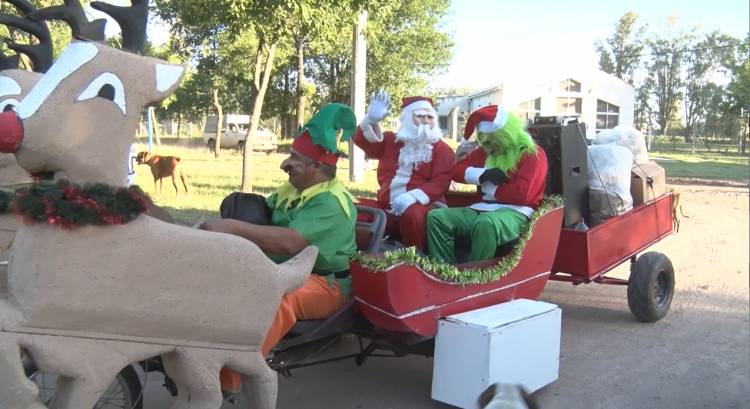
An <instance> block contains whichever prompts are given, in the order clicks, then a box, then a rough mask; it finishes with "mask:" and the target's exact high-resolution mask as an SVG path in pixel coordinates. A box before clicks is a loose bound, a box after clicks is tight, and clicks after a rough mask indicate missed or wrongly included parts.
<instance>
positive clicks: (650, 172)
mask: <svg viewBox="0 0 750 409" xmlns="http://www.w3.org/2000/svg"><path fill="white" fill-rule="evenodd" d="M630 175H631V176H630V194H631V195H632V196H633V206H638V205H641V204H644V203H648V202H651V201H653V200H655V199H656V198H657V197H659V196H662V195H664V193H665V192H666V187H667V180H666V174H665V173H664V168H662V167H661V166H659V165H658V164H656V163H655V162H649V163H646V164H643V165H635V166H633V169H631V172H630ZM649 183H650V186H649Z"/></svg>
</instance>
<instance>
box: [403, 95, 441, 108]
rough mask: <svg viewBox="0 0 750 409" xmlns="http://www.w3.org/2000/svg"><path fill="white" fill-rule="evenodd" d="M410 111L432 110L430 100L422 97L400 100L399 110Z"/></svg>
mask: <svg viewBox="0 0 750 409" xmlns="http://www.w3.org/2000/svg"><path fill="white" fill-rule="evenodd" d="M407 108H408V109H409V110H411V111H418V110H423V109H424V110H433V109H434V108H433V105H432V99H431V98H427V97H423V96H414V97H404V98H402V99H401V109H402V110H404V109H407Z"/></svg>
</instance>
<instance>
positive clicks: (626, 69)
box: [594, 11, 646, 85]
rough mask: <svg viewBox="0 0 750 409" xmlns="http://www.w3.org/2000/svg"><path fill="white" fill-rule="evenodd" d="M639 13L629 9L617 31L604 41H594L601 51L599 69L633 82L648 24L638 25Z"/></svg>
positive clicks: (618, 23)
mask: <svg viewBox="0 0 750 409" xmlns="http://www.w3.org/2000/svg"><path fill="white" fill-rule="evenodd" d="M637 20H638V13H635V12H633V11H628V12H627V13H625V14H623V15H622V17H620V19H619V20H618V21H617V24H616V25H615V32H614V33H613V34H612V36H611V37H609V38H607V39H606V40H605V41H604V42H602V41H597V42H595V43H594V45H595V47H596V51H597V52H598V53H599V69H601V70H602V71H604V72H607V73H609V74H612V75H614V76H615V77H617V78H620V79H621V80H623V81H626V82H627V83H629V84H631V85H632V84H633V74H634V72H635V70H636V69H637V68H638V66H639V65H640V63H641V59H642V56H641V53H642V52H643V48H644V46H645V44H644V41H643V33H644V32H645V31H646V26H645V25H644V26H641V27H636V21H637Z"/></svg>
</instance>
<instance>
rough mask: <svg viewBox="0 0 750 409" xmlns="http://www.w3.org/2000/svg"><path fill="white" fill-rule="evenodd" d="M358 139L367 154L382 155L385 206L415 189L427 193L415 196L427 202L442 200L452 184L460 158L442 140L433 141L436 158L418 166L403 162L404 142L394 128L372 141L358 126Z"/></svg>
mask: <svg viewBox="0 0 750 409" xmlns="http://www.w3.org/2000/svg"><path fill="white" fill-rule="evenodd" d="M354 143H355V144H356V145H357V146H359V147H360V148H361V149H362V150H363V151H365V155H367V156H368V157H370V158H373V159H378V184H379V185H380V189H379V190H378V202H379V203H380V204H381V205H383V206H385V208H390V203H391V201H392V200H393V199H395V198H396V196H398V195H400V194H401V193H404V192H408V191H413V190H414V189H418V190H420V191H421V192H422V193H424V195H421V194H419V192H417V195H416V196H415V197H417V200H418V201H419V202H420V203H421V204H424V205H426V204H429V203H432V202H435V201H438V200H441V199H442V198H443V195H444V194H445V192H446V191H448V188H449V187H450V183H451V169H452V167H453V165H454V163H455V160H456V159H455V156H454V154H453V150H452V149H451V148H450V146H448V144H446V143H445V142H443V141H442V140H440V141H437V142H435V144H433V148H432V160H431V161H430V162H425V163H420V164H419V165H417V166H416V167H414V166H408V167H407V166H404V167H400V166H399V163H398V157H399V153H400V151H401V148H403V147H404V144H403V143H402V142H396V135H395V134H394V133H393V132H383V141H382V142H370V141H369V140H367V138H366V137H365V135H364V134H363V132H362V128H360V127H357V131H356V132H355V133H354ZM425 199H427V200H426V201H425Z"/></svg>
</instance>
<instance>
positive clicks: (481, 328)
mask: <svg viewBox="0 0 750 409" xmlns="http://www.w3.org/2000/svg"><path fill="white" fill-rule="evenodd" d="M560 318H561V313H560V309H559V308H558V307H557V306H556V305H554V304H549V303H545V302H541V301H532V300H524V299H519V300H513V301H509V302H506V303H502V304H498V305H493V306H490V307H486V308H480V309H478V310H474V311H469V312H465V313H461V314H456V315H451V316H449V317H446V318H444V319H441V320H440V322H439V323H438V333H437V336H436V337H435V359H434V361H433V362H434V363H433V372H432V398H433V399H435V400H438V401H441V402H445V403H448V404H451V405H454V406H458V407H460V408H472V409H474V408H478V405H477V399H478V398H479V395H480V394H481V393H482V392H483V391H484V390H485V389H487V387H488V386H489V385H492V384H493V383H496V382H499V383H506V384H512V385H516V384H520V385H522V386H523V387H524V388H526V390H527V391H529V393H531V392H533V391H535V390H537V389H539V388H541V387H543V386H545V385H547V384H549V383H552V382H553V381H555V380H556V379H557V377H558V371H559V367H560Z"/></svg>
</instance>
